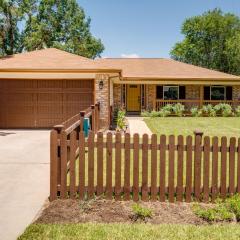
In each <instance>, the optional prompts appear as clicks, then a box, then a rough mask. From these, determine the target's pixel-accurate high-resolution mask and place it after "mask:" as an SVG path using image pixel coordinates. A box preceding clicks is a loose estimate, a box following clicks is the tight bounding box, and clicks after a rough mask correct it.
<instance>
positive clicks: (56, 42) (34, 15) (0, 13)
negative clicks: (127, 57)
mask: <svg viewBox="0 0 240 240" xmlns="http://www.w3.org/2000/svg"><path fill="white" fill-rule="evenodd" d="M10 15H11V16H14V18H13V20H11V22H10V19H11V18H10V17H9V16H10ZM90 22H91V21H90V18H86V16H85V13H84V10H83V9H82V8H81V7H80V6H79V5H78V3H77V2H76V0H11V1H8V0H0V27H1V30H2V29H3V31H1V33H2V34H1V36H0V44H1V45H0V54H1V55H8V54H13V53H16V52H22V51H32V50H35V49H42V48H48V47H56V48H58V49H62V50H65V51H68V52H71V53H75V54H78V55H81V56H85V57H89V58H95V57H97V56H99V55H100V54H101V52H102V51H103V50H104V47H103V44H102V42H101V40H100V39H96V38H95V37H94V36H93V35H92V34H91V32H90ZM19 25H20V26H22V31H20V30H19V28H18V26H19ZM9 29H12V32H13V33H12V34H10V31H9ZM8 35H10V36H8Z"/></svg>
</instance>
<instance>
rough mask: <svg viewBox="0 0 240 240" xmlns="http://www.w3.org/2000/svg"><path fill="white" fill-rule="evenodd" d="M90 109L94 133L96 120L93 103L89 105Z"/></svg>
mask: <svg viewBox="0 0 240 240" xmlns="http://www.w3.org/2000/svg"><path fill="white" fill-rule="evenodd" d="M91 110H92V131H93V132H94V133H96V125H95V122H96V118H95V116H96V114H95V105H91Z"/></svg>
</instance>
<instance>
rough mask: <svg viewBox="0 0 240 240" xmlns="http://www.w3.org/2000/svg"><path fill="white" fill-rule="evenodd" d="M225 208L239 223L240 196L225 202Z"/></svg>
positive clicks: (237, 195)
mask: <svg viewBox="0 0 240 240" xmlns="http://www.w3.org/2000/svg"><path fill="white" fill-rule="evenodd" d="M224 204H225V206H226V208H227V209H228V210H229V211H230V212H232V213H234V214H235V216H236V219H237V221H240V195H239V194H236V195H234V196H232V197H230V198H228V199H226V201H225V203H224Z"/></svg>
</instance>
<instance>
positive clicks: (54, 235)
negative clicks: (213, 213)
mask: <svg viewBox="0 0 240 240" xmlns="http://www.w3.org/2000/svg"><path fill="white" fill-rule="evenodd" d="M33 239H34V240H40V239H41V240H42V239H44V240H50V239H58V240H63V239H69V240H75V239H81V240H103V239H104V240H105V239H109V240H118V239H119V240H120V239H121V240H125V239H126V240H132V239H136V240H137V239H138V240H141V239H143V240H146V239H148V240H152V239H158V240H163V239H164V240H196V239H198V240H205V239H211V240H223V239H231V240H237V239H240V227H239V225H211V226H194V225H174V224H170V225H148V224H132V225H131V224H93V223H87V224H52V225H50V224H48V225H44V224H32V225H30V226H29V227H28V228H27V229H26V231H25V232H24V234H23V235H22V236H20V237H19V238H18V240H33Z"/></svg>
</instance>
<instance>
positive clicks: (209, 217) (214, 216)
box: [192, 203, 234, 222]
mask: <svg viewBox="0 0 240 240" xmlns="http://www.w3.org/2000/svg"><path fill="white" fill-rule="evenodd" d="M192 210H193V212H194V213H195V214H196V215H197V216H198V217H200V218H202V219H204V220H206V221H208V222H219V221H231V220H232V219H233V218H234V214H233V213H231V212H230V211H229V210H228V209H227V208H226V207H225V206H224V205H223V204H221V203H220V204H217V205H216V206H215V207H208V208H207V207H202V206H200V205H199V204H195V205H193V208H192Z"/></svg>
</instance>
